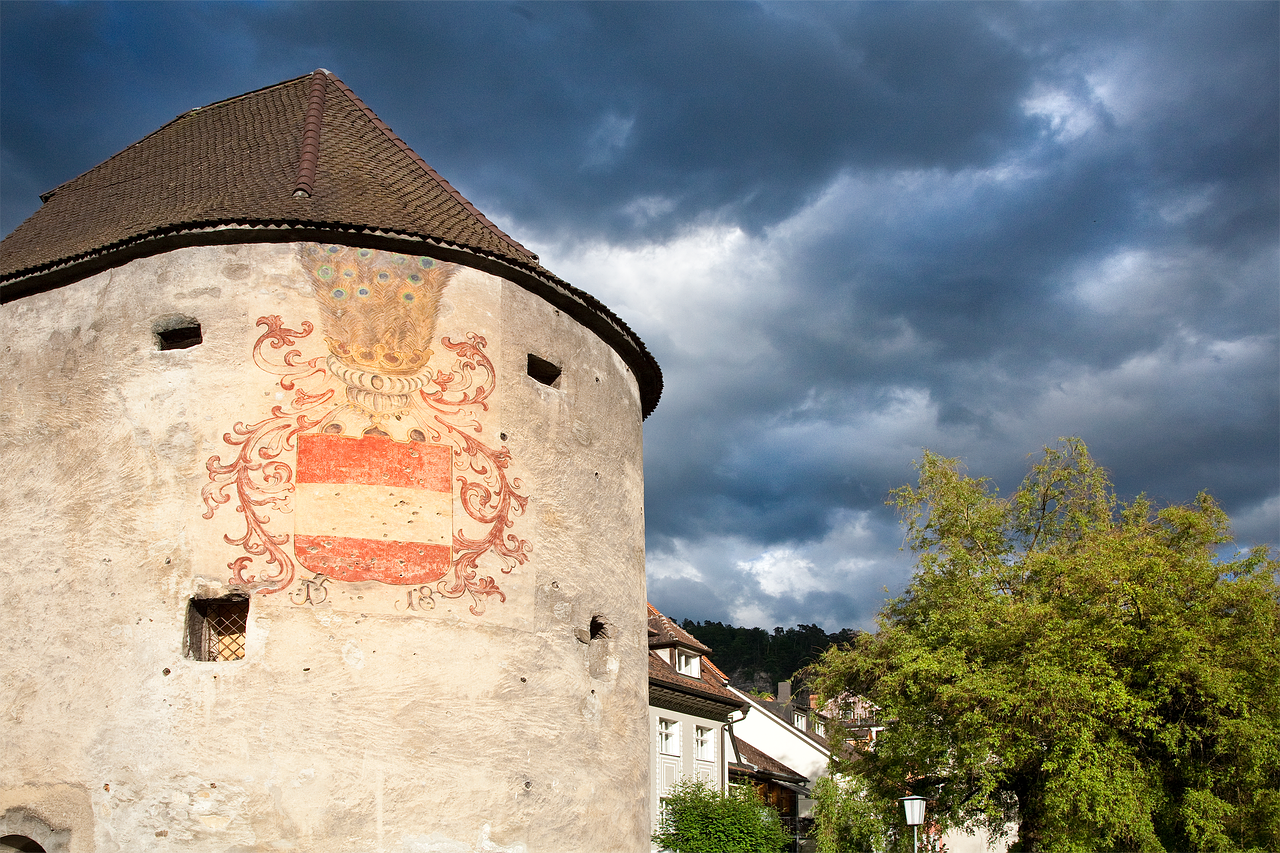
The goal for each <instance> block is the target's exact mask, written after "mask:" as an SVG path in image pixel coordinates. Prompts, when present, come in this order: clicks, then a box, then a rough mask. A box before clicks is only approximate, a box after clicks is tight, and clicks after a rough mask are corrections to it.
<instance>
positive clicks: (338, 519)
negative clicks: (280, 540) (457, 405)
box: [293, 433, 453, 584]
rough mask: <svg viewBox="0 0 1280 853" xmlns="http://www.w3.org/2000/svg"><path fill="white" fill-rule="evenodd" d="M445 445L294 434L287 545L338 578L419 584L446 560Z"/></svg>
mask: <svg viewBox="0 0 1280 853" xmlns="http://www.w3.org/2000/svg"><path fill="white" fill-rule="evenodd" d="M449 457H450V450H449V448H447V447H444V446H441V445H438V444H426V443H423V442H417V441H393V440H392V439H390V438H386V437H383V436H373V435H366V436H363V437H361V438H351V437H348V436H343V435H329V434H325V433H306V434H303V435H300V436H298V467H297V477H296V478H295V480H294V518H295V521H294V538H293V550H294V553H295V554H296V555H297V558H298V562H299V563H301V564H302V565H303V566H306V567H307V568H308V569H310V570H311V571H313V572H315V573H316V574H320V575H325V576H327V577H330V578H333V579H334V580H339V581H379V582H381V583H388V584H426V583H431V582H433V581H437V580H439V579H440V578H442V577H444V575H445V573H446V572H447V571H448V570H449V566H450V562H451V557H452V554H451V547H450V545H451V542H452V539H451V535H450V533H451V530H452V527H453V486H452V481H451V479H450V464H449V462H450V459H449Z"/></svg>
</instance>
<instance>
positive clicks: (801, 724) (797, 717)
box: [791, 711, 809, 732]
mask: <svg viewBox="0 0 1280 853" xmlns="http://www.w3.org/2000/svg"><path fill="white" fill-rule="evenodd" d="M791 722H792V723H793V724H794V725H795V727H796V728H797V729H799V730H800V731H802V732H807V731H808V730H809V717H808V716H807V715H806V714H802V713H800V712H799V711H796V712H795V713H793V714H792V715H791Z"/></svg>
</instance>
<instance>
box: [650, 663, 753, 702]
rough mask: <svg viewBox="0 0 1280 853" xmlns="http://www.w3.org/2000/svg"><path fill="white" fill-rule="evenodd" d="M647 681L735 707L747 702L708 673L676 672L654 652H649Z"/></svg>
mask: <svg viewBox="0 0 1280 853" xmlns="http://www.w3.org/2000/svg"><path fill="white" fill-rule="evenodd" d="M649 681H650V682H656V683H658V684H661V685H664V686H666V687H671V688H674V689H675V690H679V691H680V692H682V693H690V694H692V695H695V696H701V697H703V698H706V699H712V700H715V701H717V702H720V703H723V704H725V705H732V706H733V707H736V708H741V707H743V706H745V705H746V704H747V703H746V702H743V701H742V700H741V699H739V698H738V697H737V696H735V695H734V694H733V693H732V692H731V691H729V690H727V689H725V688H724V687H722V686H721V685H719V684H717V683H716V682H715V679H714V678H713V677H711V676H710V674H709V673H703V675H702V676H701V677H700V678H694V677H693V676H691V675H681V674H680V673H678V672H676V670H675V667H673V666H672V665H671V664H669V663H668V662H667V661H665V660H663V659H662V657H661V656H660V655H658V654H657V653H656V652H649Z"/></svg>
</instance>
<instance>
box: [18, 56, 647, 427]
mask: <svg viewBox="0 0 1280 853" xmlns="http://www.w3.org/2000/svg"><path fill="white" fill-rule="evenodd" d="M41 200H42V201H43V202H44V205H43V206H42V207H41V208H40V209H39V210H38V211H36V213H34V214H33V215H32V216H31V217H30V218H28V219H27V220H26V221H25V222H23V223H22V224H21V225H20V226H18V228H17V229H15V230H14V231H13V233H11V234H10V235H9V236H7V237H6V238H5V239H4V241H3V242H0V301H3V302H8V301H11V300H13V299H17V298H21V297H22V296H26V295H28V294H31V293H37V292H40V291H43V290H49V289H52V288H55V287H59V286H62V285H64V284H67V283H69V282H71V281H75V280H78V279H80V278H83V277H85V276H87V275H92V274H93V273H96V272H100V271H102V270H104V269H109V268H111V267H114V266H118V265H120V264H123V263H125V262H127V261H129V260H132V259H134V258H137V257H143V256H146V255H152V254H158V253H160V252H164V251H169V250H171V249H174V248H180V247H184V246H193V245H213V244H227V243H255V242H293V241H299V240H315V241H324V242H335V243H343V244H347V245H358V246H365V247H369V248H380V249H387V250H390V251H397V252H404V253H407V254H419V255H421V254H425V255H431V256H434V257H438V258H440V259H441V260H449V261H456V262H458V263H462V264H466V265H468V266H472V267H476V268H479V269H483V270H485V271H487V272H492V273H494V274H495V275H498V276H501V277H503V278H506V279H508V280H510V281H513V282H514V283H516V284H519V285H521V286H522V287H524V288H526V289H527V290H530V291H532V292H534V293H536V294H537V295H539V296H541V297H542V298H544V299H546V300H547V301H548V302H550V303H551V304H553V305H555V306H556V307H557V308H560V309H562V310H564V311H565V312H566V313H568V314H569V315H570V316H572V317H574V319H576V320H578V321H579V322H580V323H582V324H583V325H585V326H587V327H588V328H590V329H592V330H593V331H594V332H596V334H598V335H599V336H600V337H601V338H602V339H603V340H604V341H605V342H606V343H608V344H609V345H610V346H611V347H613V349H614V350H615V351H617V352H618V354H619V355H620V356H621V357H622V358H623V360H624V361H625V362H626V363H627V365H628V366H629V367H630V368H631V370H632V372H633V373H634V374H635V376H636V380H637V382H638V384H639V388H640V396H641V406H642V411H643V414H644V415H645V416H646V417H647V416H648V415H649V413H650V412H652V411H653V409H654V407H655V406H656V405H657V402H658V398H659V396H660V395H661V393H662V372H661V370H660V369H659V367H658V364H657V362H656V361H655V360H654V358H653V356H652V355H651V354H650V353H649V351H648V349H647V348H646V347H645V345H644V343H643V342H642V341H641V340H640V338H639V337H638V336H637V335H636V334H635V333H634V332H633V331H632V330H631V329H630V328H629V327H628V326H627V325H626V324H625V323H624V322H623V321H622V320H620V319H619V318H618V317H617V316H615V315H614V314H613V312H612V311H610V310H609V309H608V308H607V307H606V306H605V305H603V304H602V303H600V302H599V301H598V300H596V299H594V298H593V297H591V296H590V295H589V294H587V293H584V292H583V291H580V290H578V289H577V288H574V287H573V286H571V285H569V284H568V283H566V282H564V281H562V280H561V279H559V278H557V277H556V276H555V275H554V274H552V273H551V272H550V271H548V270H547V269H545V268H544V267H543V266H542V265H541V264H540V263H539V260H538V256H537V255H535V254H534V253H533V252H531V251H529V250H528V249H527V248H525V247H524V246H522V245H521V244H520V243H518V242H516V241H515V240H514V239H513V238H511V237H510V236H509V235H507V234H506V233H504V232H503V231H502V229H500V228H498V226H496V225H495V224H493V223H492V222H490V221H489V220H488V219H487V218H486V217H485V216H484V214H482V213H480V211H479V210H477V209H476V208H475V207H474V206H473V205H472V204H471V202H469V201H467V199H465V198H464V197H463V196H462V194H461V193H459V192H458V191H457V190H456V189H454V187H452V186H451V185H450V184H449V182H448V181H446V180H445V179H444V178H442V177H441V176H440V175H439V174H438V173H437V172H436V171H435V170H434V169H432V168H431V167H430V166H428V165H427V164H426V162H424V161H423V159H422V158H421V157H419V156H418V155H417V154H415V153H414V152H413V150H412V149H410V148H409V146H408V145H406V144H405V143H404V142H403V141H402V140H401V139H400V137H398V136H397V135H396V134H395V133H394V132H392V130H391V128H389V127H387V125H386V124H384V123H383V122H382V121H381V120H380V119H379V118H378V117H377V116H376V115H374V113H373V111H372V110H370V109H369V107H367V106H366V105H365V104H364V102H363V101H361V100H360V99H359V98H358V97H356V95H355V93H353V92H352V91H351V89H349V88H348V87H347V86H346V85H345V84H344V83H343V82H342V81H341V80H339V79H338V78H337V77H336V76H335V75H333V74H331V73H329V72H328V71H325V70H323V69H320V70H317V71H315V72H314V73H312V74H309V75H306V76H303V77H298V78H296V79H293V80H287V81H285V82H283V83H277V84H276V85H274V86H267V87H266V88H263V89H258V90H256V91H253V92H249V93H247V94H244V95H240V96H237V97H234V98H229V99H227V100H225V101H220V102H218V103H216V104H212V105H210V106H207V107H201V108H199V109H194V110H191V111H189V112H186V113H183V114H182V115H180V116H178V117H177V118H175V119H174V120H173V121H171V122H169V123H168V124H166V125H164V126H163V127H161V128H160V129H159V130H157V131H155V132H154V133H152V134H150V135H149V136H146V137H145V138H143V139H142V140H140V141H138V142H136V143H134V144H133V145H130V146H129V147H128V148H126V149H124V150H123V151H121V152H119V153H118V154H116V155H115V156H113V157H111V158H110V159H108V160H106V161H105V162H103V163H101V164H99V165H98V166H96V167H94V168H93V169H91V170H89V171H88V172H85V173H84V174H83V175H80V176H79V177H76V178H73V179H72V180H70V181H67V182H66V183H64V184H61V185H60V186H58V187H55V188H54V189H52V190H50V191H48V192H46V193H44V194H42V195H41Z"/></svg>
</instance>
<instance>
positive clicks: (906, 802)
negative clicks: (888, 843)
mask: <svg viewBox="0 0 1280 853" xmlns="http://www.w3.org/2000/svg"><path fill="white" fill-rule="evenodd" d="M902 810H903V811H904V812H906V813H907V826H909V827H911V850H912V851H913V853H914V851H916V850H918V849H919V847H920V839H919V838H918V837H917V836H916V832H917V831H918V830H917V829H916V827H917V826H919V825H920V824H922V823H924V797H903V798H902Z"/></svg>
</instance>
